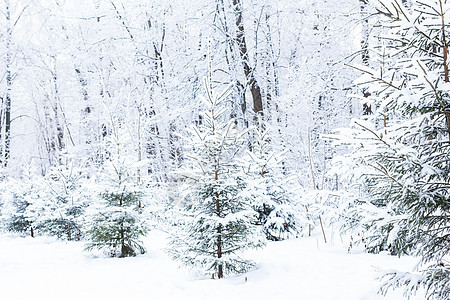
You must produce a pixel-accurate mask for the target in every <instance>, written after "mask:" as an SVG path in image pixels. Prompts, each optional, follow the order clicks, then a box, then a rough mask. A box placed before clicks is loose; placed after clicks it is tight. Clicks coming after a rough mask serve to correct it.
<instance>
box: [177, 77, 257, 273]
mask: <svg viewBox="0 0 450 300" xmlns="http://www.w3.org/2000/svg"><path fill="white" fill-rule="evenodd" d="M229 94H230V90H229V89H226V90H225V91H223V92H222V93H220V94H216V93H215V92H214V91H213V90H212V89H211V87H210V83H206V99H205V98H203V100H204V102H205V103H206V105H207V106H208V108H209V109H208V110H207V111H205V112H204V113H203V114H202V123H201V124H199V125H198V126H197V127H195V126H194V127H192V128H191V135H190V136H189V137H186V140H187V141H189V142H190V146H191V151H190V153H189V154H187V155H186V158H188V161H189V162H190V165H189V166H187V167H186V169H185V170H184V171H183V172H181V174H182V175H183V176H184V177H185V186H184V188H185V191H184V192H185V198H184V200H185V201H184V203H183V208H182V209H183V212H182V215H183V220H184V224H182V225H180V226H179V227H177V228H176V229H177V231H178V233H177V234H174V237H173V239H172V241H171V246H172V249H171V250H170V252H171V254H172V255H173V257H174V258H175V259H178V260H181V261H182V262H183V263H184V264H185V265H189V266H194V267H200V268H202V269H204V270H205V272H212V273H213V277H215V276H217V278H222V277H223V276H224V274H226V273H242V272H245V271H247V270H248V269H249V268H250V267H252V266H253V265H254V264H253V262H251V261H249V260H246V259H244V258H241V256H240V254H241V252H242V250H245V249H247V248H255V247H260V246H262V245H263V243H264V242H263V240H262V239H261V235H260V234H259V229H258V227H257V226H255V225H254V224H253V223H254V219H255V211H254V210H253V208H252V206H253V201H252V199H251V198H250V197H249V194H248V193H246V188H247V186H248V183H247V175H246V174H245V173H244V168H243V166H242V164H241V162H240V161H239V160H238V158H239V154H240V153H241V152H242V149H243V147H244V139H243V135H244V134H245V133H246V131H244V132H238V131H236V130H235V129H234V120H232V119H231V120H229V121H228V122H227V121H226V120H227V111H228V110H227V108H226V105H227V103H226V101H227V97H228V95H229Z"/></svg>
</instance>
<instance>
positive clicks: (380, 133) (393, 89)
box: [339, 0, 450, 299]
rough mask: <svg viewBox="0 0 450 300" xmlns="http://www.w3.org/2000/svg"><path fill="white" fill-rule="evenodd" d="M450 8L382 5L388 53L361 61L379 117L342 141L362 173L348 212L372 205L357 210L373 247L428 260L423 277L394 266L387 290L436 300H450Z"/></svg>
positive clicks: (438, 2)
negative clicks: (421, 292)
mask: <svg viewBox="0 0 450 300" xmlns="http://www.w3.org/2000/svg"><path fill="white" fill-rule="evenodd" d="M446 7H448V4H447V2H446V1H444V0H427V1H412V3H411V7H410V8H409V10H408V9H407V8H405V7H404V5H403V4H402V3H401V2H399V1H380V6H379V7H378V10H379V12H380V13H381V14H382V15H383V17H384V19H383V20H382V26H383V29H384V30H385V32H386V33H385V34H384V35H382V36H381V40H380V44H379V45H378V47H376V48H375V50H378V51H374V52H378V53H381V54H382V56H381V57H380V58H379V61H380V65H379V68H378V69H377V70H372V69H369V68H366V67H364V66H360V67H357V68H358V69H359V70H360V71H362V72H363V73H364V75H363V76H362V77H361V78H360V79H359V80H358V82H359V83H360V85H361V86H362V87H364V88H367V89H368V91H369V92H370V95H371V96H370V101H371V102H372V103H373V104H374V105H373V106H372V107H373V108H376V110H375V114H374V116H373V118H369V120H368V121H364V120H355V121H354V122H353V129H351V130H346V131H342V132H341V133H342V135H341V136H340V137H339V139H340V142H341V143H348V144H349V145H351V149H352V151H351V154H350V155H348V156H347V160H345V162H344V163H343V164H341V166H342V167H344V168H343V170H344V172H347V173H349V172H350V173H351V174H356V175H360V179H359V180H358V181H357V187H358V188H359V191H360V192H359V193H358V194H357V195H356V196H355V199H356V200H355V202H354V203H352V204H351V211H353V212H355V211H356V212H360V211H362V210H365V211H366V212H365V214H364V215H361V214H355V215H356V217H357V219H356V220H359V222H362V223H363V224H362V225H363V227H365V228H366V229H369V230H368V233H367V234H368V240H367V243H368V244H369V249H374V250H375V251H380V250H390V251H391V252H392V253H395V254H398V255H402V254H404V253H407V254H414V255H417V256H419V257H420V258H421V266H420V268H419V269H418V271H419V272H420V274H410V273H402V272H397V271H390V272H387V273H386V276H388V280H387V281H386V282H385V283H384V285H383V291H384V292H386V291H387V290H388V289H389V288H390V287H396V286H400V285H405V286H406V293H409V292H412V291H414V290H416V289H417V288H418V287H419V286H420V285H422V286H425V287H426V289H427V296H428V298H433V299H447V298H449V297H450V288H449V287H450V284H449V283H450V276H449V275H450V263H449V261H448V255H449V253H450V248H449V247H448V245H449V243H450V231H449V225H450V221H449V220H450V202H449V189H448V186H449V184H450V183H449V182H450V181H449V180H450V168H449V164H448V161H449V159H450V156H449V153H450V152H449V150H450V109H449V107H450V102H449V95H450V93H449V70H448V45H449V42H448V34H449V28H448V25H447V18H448V10H447V9H446ZM380 50H381V51H380ZM363 100H366V99H363ZM381 120H382V122H380V121H381ZM377 124H378V125H377ZM379 124H382V125H379ZM345 163H347V164H349V165H350V166H351V170H349V169H347V168H345ZM356 177H357V176H356ZM353 220H355V219H354V218H353Z"/></svg>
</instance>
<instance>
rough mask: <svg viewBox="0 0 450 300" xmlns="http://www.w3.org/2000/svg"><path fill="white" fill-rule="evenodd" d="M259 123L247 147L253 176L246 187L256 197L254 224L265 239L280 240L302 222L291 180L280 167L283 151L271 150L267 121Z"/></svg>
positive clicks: (249, 171) (291, 234)
mask: <svg viewBox="0 0 450 300" xmlns="http://www.w3.org/2000/svg"><path fill="white" fill-rule="evenodd" d="M259 124H260V126H259V128H258V129H257V130H254V134H255V143H254V145H253V147H252V151H247V157H246V161H247V162H249V163H250V165H249V167H248V175H249V176H250V177H251V178H252V183H251V184H250V186H249V190H250V191H251V194H252V197H253V198H254V199H255V204H254V209H255V211H256V212H257V220H256V224H257V225H260V226H262V231H263V233H264V234H265V236H266V238H267V239H268V240H272V241H280V240H283V239H286V238H289V237H292V236H294V237H295V236H297V235H298V233H299V229H300V228H301V227H302V225H304V224H305V222H303V221H302V220H301V218H300V217H299V216H300V215H301V214H300V212H299V211H298V210H297V209H296V206H295V203H294V202H293V199H294V197H295V196H294V194H293V192H292V189H293V187H292V184H291V181H292V180H290V179H289V178H286V176H285V175H284V174H283V171H282V166H281V163H282V161H283V153H278V154H277V153H275V152H274V151H272V150H271V149H272V147H271V145H270V137H269V130H268V124H265V123H263V122H262V120H260V122H259Z"/></svg>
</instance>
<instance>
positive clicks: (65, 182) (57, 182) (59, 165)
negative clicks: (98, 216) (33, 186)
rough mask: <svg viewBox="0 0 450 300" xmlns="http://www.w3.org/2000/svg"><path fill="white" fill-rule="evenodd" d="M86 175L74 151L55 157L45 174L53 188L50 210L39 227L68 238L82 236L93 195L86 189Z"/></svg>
mask: <svg viewBox="0 0 450 300" xmlns="http://www.w3.org/2000/svg"><path fill="white" fill-rule="evenodd" d="M85 177H86V172H85V169H84V168H83V163H80V162H79V161H78V160H77V159H76V158H75V157H73V156H72V155H70V154H68V153H62V154H61V155H60V157H59V159H58V160H55V166H53V167H51V168H50V172H49V174H48V175H47V176H46V177H45V180H46V183H47V186H48V187H49V190H50V193H49V199H48V201H49V203H50V204H51V205H49V207H48V210H49V211H50V212H49V213H48V214H47V218H46V219H42V220H40V222H39V224H38V225H37V229H38V230H39V231H41V232H43V233H46V234H49V235H53V236H56V237H58V238H65V239H67V240H69V241H70V240H80V239H81V237H82V232H81V225H82V224H81V223H82V220H81V218H82V216H83V213H84V210H85V208H86V207H87V206H88V203H89V198H90V195H88V194H87V193H86V191H85V184H86V178H85Z"/></svg>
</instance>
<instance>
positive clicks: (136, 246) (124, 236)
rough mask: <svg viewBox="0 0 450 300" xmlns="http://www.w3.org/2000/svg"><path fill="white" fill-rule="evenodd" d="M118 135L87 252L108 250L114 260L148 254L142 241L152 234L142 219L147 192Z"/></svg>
mask: <svg viewBox="0 0 450 300" xmlns="http://www.w3.org/2000/svg"><path fill="white" fill-rule="evenodd" d="M119 136H120V135H119V134H118V133H115V135H114V139H113V141H112V145H111V148H115V150H116V152H115V153H112V157H111V161H109V162H108V163H107V166H106V174H104V175H105V177H106V180H104V181H103V182H102V183H101V184H102V185H104V186H105V188H106V190H104V191H103V192H101V193H100V195H99V199H98V200H99V203H97V204H96V205H93V206H92V207H91V210H92V209H93V210H94V211H93V212H92V216H91V219H90V220H89V222H88V223H89V225H88V227H89V228H88V230H87V231H86V239H87V240H88V243H87V244H86V246H85V250H87V251H91V250H93V249H104V250H106V251H107V252H108V253H109V254H110V255H111V256H112V257H128V256H136V253H137V252H140V253H141V254H144V253H145V251H146V250H145V248H144V246H143V243H142V242H141V241H140V238H141V237H142V236H144V235H145V234H146V233H147V232H148V227H147V225H146V223H145V222H144V221H143V220H142V215H140V209H141V207H139V203H140V201H141V199H142V197H143V195H144V194H143V192H142V191H141V190H140V188H139V187H138V186H137V185H136V179H135V178H133V176H131V175H130V173H131V172H130V166H131V165H132V159H131V157H130V156H127V155H124V154H123V153H121V151H122V147H123V145H124V143H125V142H126V141H125V140H121V139H119Z"/></svg>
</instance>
